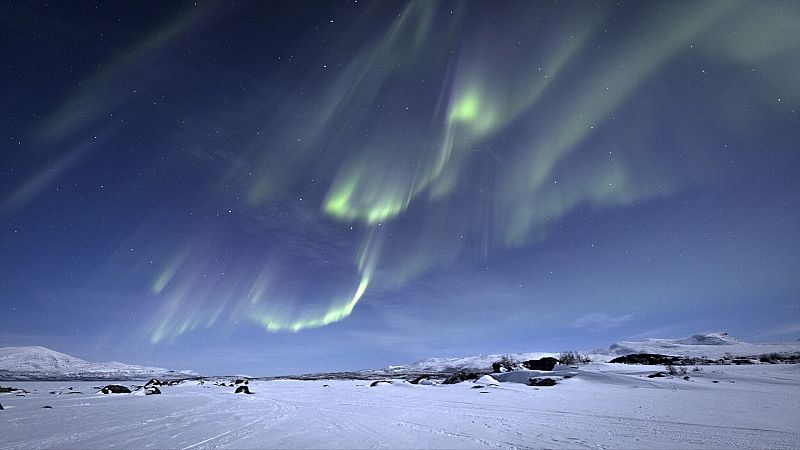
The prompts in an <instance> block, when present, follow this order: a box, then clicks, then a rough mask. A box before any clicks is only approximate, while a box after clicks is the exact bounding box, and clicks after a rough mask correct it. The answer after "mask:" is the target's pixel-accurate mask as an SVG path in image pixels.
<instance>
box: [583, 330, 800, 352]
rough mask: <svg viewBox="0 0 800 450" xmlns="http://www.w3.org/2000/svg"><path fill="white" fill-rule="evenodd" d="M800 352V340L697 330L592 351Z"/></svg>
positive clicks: (623, 342)
mask: <svg viewBox="0 0 800 450" xmlns="http://www.w3.org/2000/svg"><path fill="white" fill-rule="evenodd" d="M797 352H800V343H798V342H784V343H773V344H752V343H749V342H743V341H740V340H739V339H736V338H735V337H733V336H730V335H729V334H728V333H725V332H717V333H705V334H696V335H694V336H691V337H688V338H684V339H646V340H644V341H620V342H615V343H613V344H611V345H610V346H609V347H608V348H606V349H600V350H595V351H593V352H592V353H593V354H596V355H604V356H624V355H630V354H635V353H657V354H666V355H673V356H686V357H699V358H721V357H723V356H725V355H733V356H760V355H767V354H772V353H778V354H783V353H797Z"/></svg>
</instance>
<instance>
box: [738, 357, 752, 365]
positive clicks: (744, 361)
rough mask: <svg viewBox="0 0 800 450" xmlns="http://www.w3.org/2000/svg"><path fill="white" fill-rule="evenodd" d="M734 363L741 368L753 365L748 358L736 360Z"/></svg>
mask: <svg viewBox="0 0 800 450" xmlns="http://www.w3.org/2000/svg"><path fill="white" fill-rule="evenodd" d="M733 363H734V364H736V365H737V366H741V365H748V364H753V361H751V360H750V359H748V358H734V360H733Z"/></svg>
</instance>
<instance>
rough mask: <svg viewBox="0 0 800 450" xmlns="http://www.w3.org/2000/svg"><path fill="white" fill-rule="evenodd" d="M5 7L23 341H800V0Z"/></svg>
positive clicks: (368, 351) (222, 353)
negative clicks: (728, 336)
mask: <svg viewBox="0 0 800 450" xmlns="http://www.w3.org/2000/svg"><path fill="white" fill-rule="evenodd" d="M0 30H2V35H3V38H2V39H1V40H2V42H3V44H0V45H1V46H2V47H1V48H2V52H0V53H1V54H2V63H3V70H2V75H0V76H1V77H2V80H1V81H2V82H1V83H0V84H2V86H3V96H2V97H3V98H2V100H0V105H2V107H0V114H2V116H1V118H2V120H1V123H2V124H3V133H2V137H3V139H2V143H0V151H1V152H2V165H1V168H0V180H2V181H0V202H1V203H0V242H2V244H1V245H2V246H1V247H0V267H2V270H1V271H0V287H1V288H2V289H0V311H3V313H2V314H0V330H2V331H0V345H5V344H8V345H50V346H53V347H56V348H57V349H59V350H61V351H68V352H69V351H73V352H75V353H76V354H78V355H80V356H82V357H85V358H87V359H92V357H91V355H97V356H96V358H95V359H103V358H104V357H105V356H104V355H110V356H109V359H113V358H115V357H117V356H114V353H113V350H114V347H115V346H116V345H125V346H126V347H127V348H130V349H134V350H130V351H131V352H134V354H135V355H136V357H137V358H139V359H140V360H141V361H142V362H145V363H149V364H153V365H162V366H174V365H175V364H178V365H181V364H182V365H185V366H187V367H192V368H195V369H197V370H200V371H206V372H208V371H211V372H215V371H216V372H219V373H222V372H225V371H252V372H254V374H259V375H260V374H269V373H281V372H283V373H286V372H287V371H288V372H295V371H297V372H303V371H315V370H336V369H346V368H359V367H376V366H381V365H386V364H390V363H397V362H403V361H406V360H411V359H416V358H422V357H429V356H451V355H453V356H454V355H462V354H476V353H489V352H506V351H529V350H531V349H533V348H536V349H541V350H552V351H561V350H566V349H568V348H573V349H574V348H578V347H580V348H591V347H592V346H602V345H604V344H607V341H608V340H612V339H622V338H631V337H636V336H645V335H646V336H647V337H675V336H679V335H682V334H686V333H689V334H691V333H695V332H700V331H714V330H717V329H725V330H729V331H730V332H732V333H733V334H735V335H737V336H738V337H741V338H750V339H751V340H776V339H797V338H798V336H800V335H798V333H799V332H800V309H799V308H800V303H798V302H799V301H800V296H799V295H798V293H800V275H799V274H798V272H797V270H796V266H797V261H798V260H800V240H798V231H799V229H800V214H799V213H798V208H797V204H798V200H800V170H798V169H799V168H800V156H799V155H800V153H798V150H800V149H799V148H798V144H799V143H800V114H798V106H799V105H800V83H798V76H797V73H798V67H800V44H799V43H798V40H797V39H796V36H798V35H800V8H799V7H798V5H797V4H796V3H795V2H790V1H786V2H781V1H776V2H769V3H763V2H744V1H706V2H699V3H698V2H652V3H651V2H632V3H627V2H550V1H547V2H544V1H541V2H540V1H521V2H502V3H497V2H437V1H412V2H356V1H337V2H247V1H241V2H240V1H233V2H214V1H208V2H202V1H198V2H180V1H179V2H166V3H165V2H143V3H137V4H130V3H127V2H101V3H96V4H95V3H92V2H81V3H70V4H53V3H48V2H39V3H33V2H31V3H14V2H10V3H5V4H3V5H2V6H1V7H0Z"/></svg>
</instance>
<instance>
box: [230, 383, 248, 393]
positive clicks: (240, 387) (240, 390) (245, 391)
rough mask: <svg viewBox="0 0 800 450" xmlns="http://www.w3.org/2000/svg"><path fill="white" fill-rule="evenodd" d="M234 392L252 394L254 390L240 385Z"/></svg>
mask: <svg viewBox="0 0 800 450" xmlns="http://www.w3.org/2000/svg"><path fill="white" fill-rule="evenodd" d="M231 386H233V385H231ZM234 394H252V392H250V388H249V387H247V386H239V387H237V388H236V392H234Z"/></svg>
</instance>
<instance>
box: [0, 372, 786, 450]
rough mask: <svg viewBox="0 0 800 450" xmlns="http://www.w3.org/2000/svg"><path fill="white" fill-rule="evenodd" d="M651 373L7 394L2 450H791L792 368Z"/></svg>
mask: <svg viewBox="0 0 800 450" xmlns="http://www.w3.org/2000/svg"><path fill="white" fill-rule="evenodd" d="M659 369H663V368H661V367H653V366H627V365H620V364H605V363H597V364H595V363H593V364H590V365H588V366H583V367H581V368H579V369H573V368H570V369H565V370H561V371H556V372H555V373H549V374H545V373H539V372H530V373H524V372H510V373H507V374H500V375H497V377H498V378H500V379H512V378H518V379H527V377H528V376H535V375H542V376H553V377H554V378H557V379H559V383H558V384H557V385H556V386H552V387H541V388H534V387H531V386H527V385H525V384H521V383H514V382H502V381H501V382H499V383H496V386H494V385H492V384H491V380H489V379H484V380H482V383H481V384H476V383H473V382H464V383H459V384H455V385H412V384H409V383H407V382H403V381H402V380H395V381H394V383H393V384H387V383H380V384H378V385H377V386H375V387H370V383H369V382H365V381H357V380H330V381H326V380H316V381H291V380H273V381H251V382H250V384H249V387H250V389H251V390H252V391H253V392H254V394H253V395H246V394H234V389H235V388H234V387H230V386H224V387H223V386H216V385H214V384H213V382H212V381H205V382H204V384H199V382H198V381H196V380H192V381H186V382H184V383H183V384H181V385H177V386H167V387H162V388H161V390H162V394H161V395H148V396H145V395H140V393H141V391H140V392H138V393H137V392H134V393H132V394H109V395H103V394H99V393H97V389H96V388H95V387H99V386H102V384H103V383H98V382H3V383H0V384H1V385H3V386H9V385H10V386H14V387H18V388H24V389H26V390H28V391H30V393H28V394H25V395H24V396H17V394H15V393H5V394H0V404H2V405H3V407H4V408H5V410H2V411H0V436H2V437H1V438H0V448H3V449H6V448H9V449H10V448H24V449H29V448H46V447H60V448H64V447H71V448H98V447H112V446H113V447H117V448H120V447H121V448H184V449H188V448H217V447H234V448H253V447H257V448H267V447H271V448H275V447H277V448H374V447H381V448H383V447H387V448H423V447H424V448H481V447H497V448H526V447H535V448H536V447H548V448H555V447H566V448H581V447H593V448H647V447H649V448H738V447H745V448H753V447H758V448H800V365H796V364H794V365H789V364H775V365H769V364H763V365H752V366H703V367H702V372H692V371H691V369H690V372H689V376H690V378H689V380H688V381H687V380H684V379H683V378H682V377H674V378H653V379H651V378H647V375H648V374H651V373H653V372H654V371H656V370H659ZM563 375H572V376H571V377H570V378H567V379H561V377H562V376H563ZM487 381H488V382H489V383H487ZM121 384H124V385H127V386H132V384H131V383H130V382H123V383H121ZM476 386H481V387H476ZM69 387H72V388H73V389H72V390H69ZM76 391H77V392H80V393H72V394H70V393H68V392H76ZM51 392H55V393H51ZM44 406H51V407H52V408H47V409H45V408H43V407H44Z"/></svg>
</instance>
